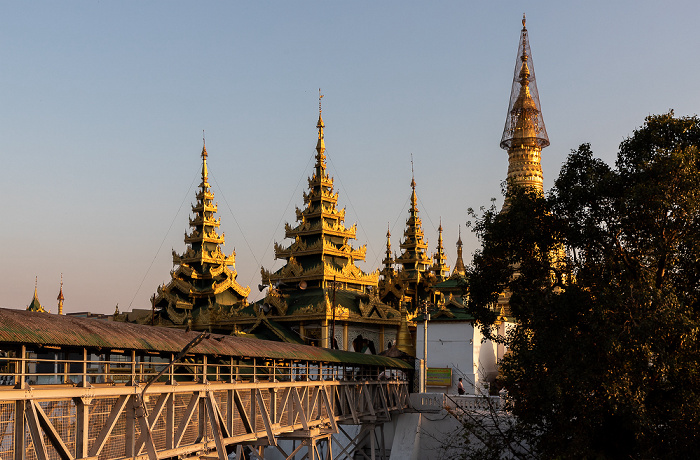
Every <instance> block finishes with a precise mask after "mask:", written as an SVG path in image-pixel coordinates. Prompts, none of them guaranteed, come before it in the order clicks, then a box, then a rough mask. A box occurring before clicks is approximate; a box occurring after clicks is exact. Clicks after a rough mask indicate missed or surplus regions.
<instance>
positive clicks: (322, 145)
mask: <svg viewBox="0 0 700 460" xmlns="http://www.w3.org/2000/svg"><path fill="white" fill-rule="evenodd" d="M321 99H323V94H321V88H319V89H318V123H316V128H318V142H317V143H316V151H317V152H318V155H317V157H318V161H320V162H321V163H323V160H325V155H324V152H325V151H326V141H325V140H324V139H323V128H324V127H325V126H326V125H324V124H323V118H322V117H321V111H322V108H321ZM321 166H323V169H325V164H322V165H321Z"/></svg>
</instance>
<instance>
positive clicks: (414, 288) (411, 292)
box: [395, 177, 431, 311]
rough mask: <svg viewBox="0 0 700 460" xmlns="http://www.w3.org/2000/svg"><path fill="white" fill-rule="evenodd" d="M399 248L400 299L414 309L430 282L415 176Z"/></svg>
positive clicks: (425, 292) (426, 247) (397, 260)
mask: <svg viewBox="0 0 700 460" xmlns="http://www.w3.org/2000/svg"><path fill="white" fill-rule="evenodd" d="M400 248H401V251H402V252H401V255H399V257H397V258H396V260H395V262H396V264H398V265H400V266H401V271H400V280H401V283H402V284H403V299H402V301H403V302H407V303H410V305H411V307H410V310H411V311H415V310H416V309H417V308H418V301H419V300H423V299H424V298H425V297H426V296H427V292H428V287H429V285H430V284H431V281H430V274H431V273H430V266H431V263H430V257H429V256H428V254H427V252H426V251H427V249H428V243H427V241H425V240H424V235H423V225H422V223H421V219H420V217H418V197H417V195H416V180H415V177H412V178H411V205H410V208H409V210H408V219H407V220H406V228H405V230H404V233H403V241H402V242H401V244H400Z"/></svg>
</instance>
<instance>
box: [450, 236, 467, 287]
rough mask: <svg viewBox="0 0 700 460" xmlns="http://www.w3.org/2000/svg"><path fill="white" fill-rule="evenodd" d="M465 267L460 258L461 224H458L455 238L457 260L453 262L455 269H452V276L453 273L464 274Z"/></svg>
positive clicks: (465, 272) (465, 271)
mask: <svg viewBox="0 0 700 460" xmlns="http://www.w3.org/2000/svg"><path fill="white" fill-rule="evenodd" d="M466 274H467V269H466V268H465V267H464V260H463V259H462V226H461V225H460V226H459V238H457V262H455V269H454V270H453V271H452V276H455V275H462V276H464V275H466Z"/></svg>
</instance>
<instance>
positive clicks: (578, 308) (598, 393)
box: [469, 111, 700, 458]
mask: <svg viewBox="0 0 700 460" xmlns="http://www.w3.org/2000/svg"><path fill="white" fill-rule="evenodd" d="M699 146H700V120H699V119H698V118H697V117H683V118H676V117H674V114H673V112H672V111H671V112H669V113H667V114H663V115H656V116H650V117H648V118H647V119H646V121H645V123H644V125H643V126H642V127H641V128H639V129H638V130H636V131H635V132H634V133H633V135H632V136H630V137H628V138H627V139H625V140H624V141H623V142H622V143H621V144H620V150H619V153H618V156H617V161H616V164H615V167H614V168H612V167H610V166H608V165H607V164H606V163H604V162H603V161H601V160H599V159H596V158H594V157H593V153H592V151H591V149H590V146H589V145H587V144H584V145H581V146H580V147H579V148H578V150H576V151H572V153H571V155H570V156H569V158H568V159H567V161H566V163H565V164H564V166H563V168H562V170H561V172H560V175H559V178H558V179H557V181H556V183H555V186H554V188H553V190H552V191H551V192H550V193H549V195H548V196H543V195H542V194H538V193H537V192H535V191H532V190H528V189H517V188H515V187H509V192H508V194H507V199H508V200H509V203H510V206H509V208H508V209H507V210H506V211H503V212H496V210H495V209H494V208H492V209H490V210H486V211H484V212H483V213H482V214H481V215H480V216H476V217H477V219H476V222H475V225H474V229H475V231H476V233H477V235H478V236H479V238H480V239H481V241H482V243H483V245H482V249H481V250H479V251H478V252H477V253H476V254H475V256H474V261H473V266H472V268H471V270H470V273H469V291H470V300H469V308H470V309H471V310H472V313H473V314H474V315H475V317H476V318H477V319H478V320H479V321H480V323H481V324H482V325H483V329H484V332H485V333H488V332H489V331H493V329H491V328H490V327H489V326H491V325H492V324H493V323H494V322H495V321H496V320H497V313H498V312H497V311H496V309H494V305H495V303H496V302H497V300H498V296H499V294H502V293H507V294H508V295H510V299H509V308H510V315H512V316H513V317H514V318H515V321H516V327H515V328H513V329H512V330H511V331H510V332H509V333H508V334H507V335H506V336H499V337H493V339H494V340H498V341H501V342H503V343H505V344H506V345H507V346H508V347H509V353H508V354H507V355H506V356H505V357H504V359H503V360H502V361H501V363H500V373H501V376H500V381H499V383H500V384H501V385H503V387H504V388H506V389H507V391H508V401H507V404H508V408H509V409H510V410H511V411H512V413H513V414H514V416H515V417H516V420H517V423H515V424H514V425H513V427H512V428H511V429H513V430H519V431H520V433H521V435H522V436H524V437H526V438H527V440H528V443H529V445H530V446H531V448H532V450H533V451H534V452H535V453H536V454H537V456H539V457H542V458H667V457H672V456H677V457H678V458H691V457H694V456H695V455H697V448H698V447H699V446H700V346H699V345H700V337H699V334H700V315H699V314H700V303H699V302H700V260H699V257H698V256H699V255H700V181H699V180H698V178H700V152H699V151H698V149H699Z"/></svg>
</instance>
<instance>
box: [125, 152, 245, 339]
mask: <svg viewBox="0 0 700 460" xmlns="http://www.w3.org/2000/svg"><path fill="white" fill-rule="evenodd" d="M196 198H197V201H196V203H195V204H194V205H192V213H193V214H194V217H193V218H190V219H189V225H190V229H191V231H190V232H189V233H187V232H186V233H185V244H186V248H185V251H184V252H183V253H181V254H180V253H177V252H175V251H173V266H174V268H173V270H172V271H171V272H170V276H171V280H170V282H168V283H167V284H165V285H162V286H159V287H158V290H157V293H156V294H154V296H153V298H152V299H151V301H152V312H151V314H148V315H144V314H142V315H132V316H131V317H129V316H128V315H127V314H126V313H125V314H121V315H119V314H115V319H116V320H122V321H133V322H139V323H142V324H152V325H156V326H168V327H180V328H191V329H195V330H209V331H212V332H219V333H227V332H230V330H231V327H232V325H231V324H232V323H231V318H233V317H235V316H236V315H237V314H238V313H239V312H240V311H241V310H242V309H244V308H245V307H247V306H248V294H250V288H249V287H245V288H244V287H243V286H241V285H240V284H238V282H237V281H236V276H237V273H236V270H235V261H236V254H235V252H234V253H232V254H231V255H228V256H227V255H226V254H225V253H224V252H223V251H222V249H221V246H223V245H224V242H225V241H224V234H223V233H222V234H221V235H219V234H218V232H217V229H218V228H219V226H220V225H221V219H220V218H219V219H217V218H215V214H216V212H217V209H218V208H217V204H215V203H214V202H213V200H214V193H213V192H212V191H211V189H210V186H209V171H208V169H207V149H206V146H203V147H202V182H201V183H200V184H199V190H198V191H197V195H196ZM115 313H116V312H115Z"/></svg>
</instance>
